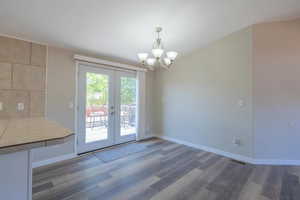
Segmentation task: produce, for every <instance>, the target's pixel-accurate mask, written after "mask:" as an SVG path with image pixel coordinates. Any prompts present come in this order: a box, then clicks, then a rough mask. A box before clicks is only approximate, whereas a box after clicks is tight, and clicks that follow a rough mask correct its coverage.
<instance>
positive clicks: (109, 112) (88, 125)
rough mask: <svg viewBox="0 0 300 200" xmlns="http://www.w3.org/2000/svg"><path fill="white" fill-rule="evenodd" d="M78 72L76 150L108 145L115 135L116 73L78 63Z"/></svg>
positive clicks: (85, 150)
mask: <svg viewBox="0 0 300 200" xmlns="http://www.w3.org/2000/svg"><path fill="white" fill-rule="evenodd" d="M78 75H79V76H78V85H77V87H78V112H77V120H78V124H77V132H78V133H77V151H78V153H84V152H87V151H92V150H95V149H100V148H103V147H107V146H111V145H113V144H114V138H115V136H114V132H115V128H114V127H115V120H114V119H115V115H114V106H115V105H114V95H115V92H114V91H115V84H114V82H115V73H114V71H113V70H108V69H102V68H96V67H91V66H89V65H80V66H79V73H78Z"/></svg>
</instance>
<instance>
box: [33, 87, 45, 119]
mask: <svg viewBox="0 0 300 200" xmlns="http://www.w3.org/2000/svg"><path fill="white" fill-rule="evenodd" d="M44 114H45V92H44V91H37V92H30V117H43V116H44Z"/></svg>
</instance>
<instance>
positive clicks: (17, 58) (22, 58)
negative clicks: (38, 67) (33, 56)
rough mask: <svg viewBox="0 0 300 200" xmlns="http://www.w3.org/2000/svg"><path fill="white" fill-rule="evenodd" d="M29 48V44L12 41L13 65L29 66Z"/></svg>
mask: <svg viewBox="0 0 300 200" xmlns="http://www.w3.org/2000/svg"><path fill="white" fill-rule="evenodd" d="M30 48H31V43H30V42H26V41H22V40H14V45H13V50H14V60H13V62H14V63H20V64H30Z"/></svg>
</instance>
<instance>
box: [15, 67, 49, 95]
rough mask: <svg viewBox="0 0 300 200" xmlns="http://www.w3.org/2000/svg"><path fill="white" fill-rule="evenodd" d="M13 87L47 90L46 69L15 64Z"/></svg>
mask: <svg viewBox="0 0 300 200" xmlns="http://www.w3.org/2000/svg"><path fill="white" fill-rule="evenodd" d="M13 89H22V90H31V91H33V90H40V91H41V90H45V69H44V68H41V67H36V66H31V65H21V64H14V65H13Z"/></svg>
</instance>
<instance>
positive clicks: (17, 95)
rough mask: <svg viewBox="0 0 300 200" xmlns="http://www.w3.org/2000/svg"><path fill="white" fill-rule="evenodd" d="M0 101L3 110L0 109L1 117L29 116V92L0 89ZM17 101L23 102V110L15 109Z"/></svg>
mask: <svg viewBox="0 0 300 200" xmlns="http://www.w3.org/2000/svg"><path fill="white" fill-rule="evenodd" d="M0 102H2V104H3V110H2V111H0V118H1V119H3V118H9V117H29V92H27V91H13V90H0ZM18 103H23V104H24V110H22V111H18V110H17V105H18Z"/></svg>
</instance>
